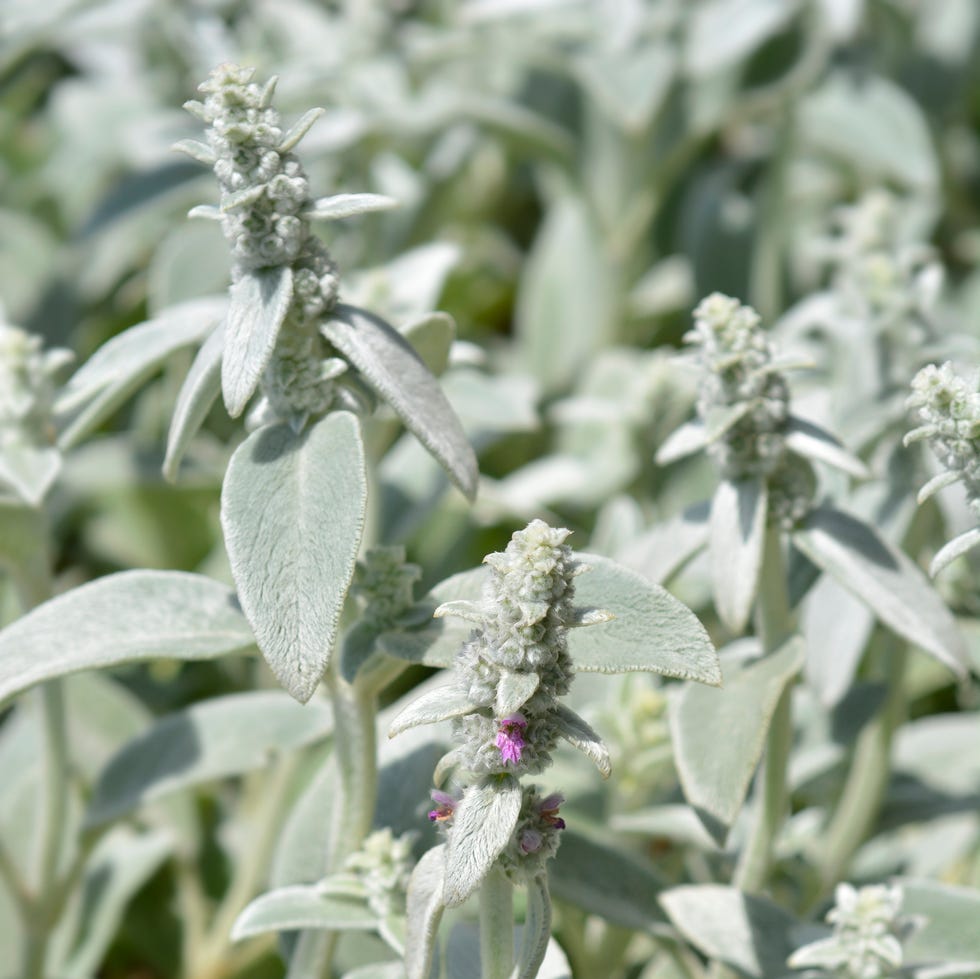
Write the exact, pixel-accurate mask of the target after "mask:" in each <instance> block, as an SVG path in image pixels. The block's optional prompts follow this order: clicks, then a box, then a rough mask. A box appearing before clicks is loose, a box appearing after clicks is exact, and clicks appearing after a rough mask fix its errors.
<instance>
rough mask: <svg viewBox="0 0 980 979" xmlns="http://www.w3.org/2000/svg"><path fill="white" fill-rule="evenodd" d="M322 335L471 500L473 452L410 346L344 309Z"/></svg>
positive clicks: (375, 321) (362, 314)
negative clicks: (389, 407) (352, 366)
mask: <svg viewBox="0 0 980 979" xmlns="http://www.w3.org/2000/svg"><path fill="white" fill-rule="evenodd" d="M321 332H322V333H323V335H324V336H325V337H326V338H327V339H328V340H329V341H330V342H331V343H332V344H333V345H334V346H335V347H337V349H338V350H340V352H341V353H342V354H343V355H344V356H345V357H346V358H347V359H348V360H350V362H351V363H352V364H353V365H354V366H355V367H357V369H358V370H359V371H360V372H361V374H362V375H363V376H364V380H365V381H366V382H367V383H368V384H369V385H370V386H371V387H372V388H373V389H374V390H375V391H376V392H377V393H378V394H379V395H380V396H381V398H382V399H383V400H384V401H386V402H387V403H388V404H389V405H390V406H391V407H392V408H393V409H394V411H395V413H396V414H397V415H398V416H399V417H400V418H401V420H402V421H403V422H404V423H405V427H406V428H407V429H408V430H409V431H410V432H411V433H412V434H413V435H415V436H416V438H418V440H419V441H420V442H421V443H422V444H423V445H424V446H425V447H426V448H427V449H428V450H429V452H431V453H432V455H433V456H435V458H436V459H437V460H438V462H439V463H440V465H442V467H443V468H444V469H445V470H446V472H447V473H448V474H449V477H450V479H452V481H453V482H454V483H455V484H456V485H457V486H458V487H459V488H460V490H462V491H463V493H464V494H465V495H466V496H467V497H469V498H470V499H472V498H473V497H474V496H475V495H476V484H477V479H478V477H479V472H478V466H477V461H476V456H475V454H474V452H473V448H472V446H471V445H470V443H469V441H468V440H467V438H466V433H465V432H464V431H463V427H462V425H461V424H460V421H459V419H458V418H457V417H456V413H455V412H454V411H453V409H452V407H451V406H450V404H449V401H448V400H447V399H446V396H445V395H444V394H443V392H442V388H440V387H439V382H438V381H437V380H436V379H435V377H433V375H432V374H431V373H430V372H429V369H428V368H427V367H426V366H425V364H424V363H423V361H422V360H421V358H420V357H419V355H418V354H417V353H416V352H415V351H414V350H413V349H412V347H411V345H410V344H409V342H408V341H407V340H406V339H405V338H404V337H403V336H402V335H401V334H400V333H399V332H398V331H397V330H395V329H394V327H392V326H390V325H389V324H388V323H386V322H385V321H384V320H382V319H380V318H378V317H377V316H374V315H372V314H371V313H368V312H366V311H365V310H363V309H358V308H357V307H355V306H345V305H343V304H338V305H337V306H336V307H335V309H334V311H333V317H332V318H331V319H330V320H328V321H327V322H325V323H324V324H323V325H322V326H321Z"/></svg>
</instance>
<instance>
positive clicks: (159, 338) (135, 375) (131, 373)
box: [55, 298, 228, 449]
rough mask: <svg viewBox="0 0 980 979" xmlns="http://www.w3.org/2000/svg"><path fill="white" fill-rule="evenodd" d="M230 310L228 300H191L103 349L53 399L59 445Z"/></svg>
mask: <svg viewBox="0 0 980 979" xmlns="http://www.w3.org/2000/svg"><path fill="white" fill-rule="evenodd" d="M227 309H228V302H227V300H226V299H224V298H220V299H217V298H207V299H193V300H191V301H189V302H186V303H180V304H179V305H177V306H174V307H173V308H171V309H169V310H167V311H166V312H164V313H162V314H161V315H160V316H157V317H155V318H154V319H152V320H148V321H147V322H145V323H140V324H139V325H138V326H133V327H130V328H129V329H128V330H126V331H125V332H124V333H120V334H119V335H118V336H115V337H113V338H112V339H111V340H109V341H107V342H106V343H105V344H103V345H102V346H101V347H99V349H98V350H97V351H96V352H95V353H94V354H93V355H92V356H91V357H90V358H89V359H88V360H87V361H86V363H85V364H84V365H83V366H82V367H80V368H79V369H78V371H76V372H75V374H74V375H73V376H72V377H71V379H70V380H69V382H68V384H67V385H66V386H65V388H64V390H63V391H62V392H61V394H60V395H59V397H58V400H57V401H56V403H55V415H56V419H57V422H58V428H59V430H60V435H59V437H58V445H59V446H60V447H61V448H63V449H64V448H69V447H70V446H72V445H75V444H76V443H77V442H79V441H80V440H81V439H82V438H83V437H84V436H85V435H88V434H89V433H90V432H91V431H92V430H93V429H95V428H96V427H97V426H98V425H99V424H100V423H101V422H102V421H103V420H104V419H105V418H107V417H108V416H109V415H110V414H111V413H112V412H113V411H114V410H115V409H116V408H117V407H118V406H119V405H120V404H122V402H123V401H125V400H126V398H128V397H129V396H130V395H131V394H132V393H133V392H134V391H136V390H137V389H138V388H139V387H140V386H141V385H142V384H143V382H144V381H145V380H146V379H147V378H148V377H150V376H151V375H152V374H153V373H154V371H156V370H158V369H159V368H160V366H161V365H162V364H163V363H164V362H165V361H166V359H167V358H168V357H170V355H171V354H173V353H174V352H175V351H177V350H180V349H181V348H182V347H188V346H192V345H193V344H196V343H200V341H201V340H202V339H203V338H204V337H205V336H207V334H208V333H209V332H210V331H211V330H213V329H214V327H215V326H216V325H217V324H218V323H220V322H221V321H222V319H223V318H224V316H225V313H226V311H227Z"/></svg>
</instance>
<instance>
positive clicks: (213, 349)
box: [163, 323, 225, 482]
mask: <svg viewBox="0 0 980 979" xmlns="http://www.w3.org/2000/svg"><path fill="white" fill-rule="evenodd" d="M224 349H225V328H224V324H223V323H219V324H218V326H216V327H215V328H214V330H212V332H211V334H210V336H209V337H208V338H207V340H205V341H204V343H203V344H202V345H201V349H200V350H198V352H197V356H196V357H195V358H194V363H193V364H191V369H190V370H189V371H188V372H187V377H186V378H184V383H183V384H182V385H181V388H180V394H179V395H178V396H177V404H176V405H175V406H174V413H173V417H172V418H171V419H170V431H169V432H168V433H167V455H166V457H165V458H164V460H163V475H164V476H165V477H166V478H167V479H168V480H170V481H171V482H173V481H175V480H176V479H177V470H178V469H179V468H180V460H181V459H183V458H184V453H185V452H186V451H187V446H188V445H189V444H190V441H191V439H192V438H193V437H194V435H195V434H196V433H197V430H198V429H199V428H200V427H201V425H202V423H203V422H204V419H205V418H207V415H208V412H209V411H210V410H211V405H213V404H214V402H215V401H216V400H217V398H218V394H219V392H220V391H221V357H222V354H223V353H224Z"/></svg>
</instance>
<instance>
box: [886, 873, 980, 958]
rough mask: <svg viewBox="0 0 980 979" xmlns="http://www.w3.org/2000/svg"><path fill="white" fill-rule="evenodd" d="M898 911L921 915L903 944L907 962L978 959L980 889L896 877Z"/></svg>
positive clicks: (979, 950)
mask: <svg viewBox="0 0 980 979" xmlns="http://www.w3.org/2000/svg"><path fill="white" fill-rule="evenodd" d="M895 883H897V884H899V885H900V886H901V888H902V893H903V894H904V900H903V901H902V914H908V915H913V916H921V918H922V919H924V920H923V923H922V926H921V927H920V928H917V929H916V930H915V931H914V932H913V933H912V936H911V937H910V938H909V939H908V941H907V942H906V943H905V957H906V960H907V961H909V962H917V961H926V962H928V961H932V960H935V961H938V962H951V961H955V960H957V959H963V960H966V961H968V962H974V963H976V962H980V928H977V922H978V921H980V891H978V890H977V889H976V888H974V887H953V886H951V885H950V884H943V883H940V882H939V881H935V880H908V879H901V878H899V879H898V880H897V881H895Z"/></svg>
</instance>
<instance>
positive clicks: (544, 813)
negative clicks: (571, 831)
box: [538, 792, 565, 829]
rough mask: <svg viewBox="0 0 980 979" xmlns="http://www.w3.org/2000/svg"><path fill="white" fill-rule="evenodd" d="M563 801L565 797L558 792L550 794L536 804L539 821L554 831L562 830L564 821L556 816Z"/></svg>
mask: <svg viewBox="0 0 980 979" xmlns="http://www.w3.org/2000/svg"><path fill="white" fill-rule="evenodd" d="M564 801H565V797H564V796H563V795H562V794H561V793H560V792H552V793H551V795H549V796H546V797H545V798H544V799H542V800H541V802H540V803H539V804H538V812H539V813H540V814H541V820H542V822H544V823H547V824H548V825H549V826H554V827H555V829H564V828H565V820H564V819H562V818H561V816H559V815H558V807H559V806H560V805H561V804H562V803H563V802H564Z"/></svg>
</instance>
